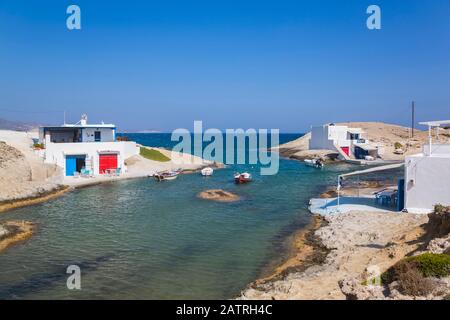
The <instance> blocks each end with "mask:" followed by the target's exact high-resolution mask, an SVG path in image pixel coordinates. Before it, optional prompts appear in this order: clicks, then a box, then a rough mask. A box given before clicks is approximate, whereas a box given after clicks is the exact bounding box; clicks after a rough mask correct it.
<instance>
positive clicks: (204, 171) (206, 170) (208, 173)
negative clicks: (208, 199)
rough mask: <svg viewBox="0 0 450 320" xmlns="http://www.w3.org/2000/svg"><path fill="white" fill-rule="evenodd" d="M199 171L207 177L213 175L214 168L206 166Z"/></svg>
mask: <svg viewBox="0 0 450 320" xmlns="http://www.w3.org/2000/svg"><path fill="white" fill-rule="evenodd" d="M200 172H201V173H202V176H204V177H209V176H212V175H213V172H214V170H213V168H210V167H206V168H203V169H202V170H201V171H200Z"/></svg>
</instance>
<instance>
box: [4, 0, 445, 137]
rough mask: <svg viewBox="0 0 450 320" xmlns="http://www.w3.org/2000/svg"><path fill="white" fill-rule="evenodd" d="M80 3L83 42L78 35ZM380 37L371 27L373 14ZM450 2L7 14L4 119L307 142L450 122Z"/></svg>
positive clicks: (125, 6)
mask: <svg viewBox="0 0 450 320" xmlns="http://www.w3.org/2000/svg"><path fill="white" fill-rule="evenodd" d="M70 4H77V5H79V6H80V8H81V13H82V17H81V18H82V30H75V31H69V30H68V29H67V28H66V18H67V14H66V8H67V7H68V6H69V5H70ZM370 4H377V5H379V6H380V7H381V9H382V29H381V30H378V31H371V30H368V29H367V28H366V19H367V17H368V15H367V14H366V8H367V7H368V6H369V5H370ZM449 14H450V2H449V1H448V0H433V1H426V0H409V1H404V0H389V1H375V0H371V1H365V0H340V1H338V0H308V1H301V0H296V1H282V0H278V1H261V0H260V1H245V0H241V1H230V0H227V1H221V0H217V1H211V0H209V1H189V0H183V1H181V0H180V1H170V0H165V1H162V0H161V1H131V0H130V1H92V0H89V1H87V0H72V1H64V0H54V1H48V0H42V1H24V0H2V1H1V2H0V118H7V119H12V120H25V121H37V122H45V123H61V122H62V118H63V116H62V114H63V110H67V118H68V120H71V121H77V120H78V118H79V116H80V114H81V113H87V114H88V115H89V119H90V120H91V121H93V122H94V121H95V122H96V121H100V120H104V121H105V122H113V123H116V124H117V125H118V126H119V128H120V129H123V130H131V131H134V130H144V129H156V130H161V131H170V130H172V129H175V128H180V127H181V128H192V126H193V121H194V120H203V121H204V125H205V126H206V127H209V128H211V127H215V128H221V129H223V128H238V127H243V128H279V129H280V130H281V131H284V132H303V131H305V130H307V129H308V128H309V127H310V125H316V124H321V123H324V122H339V121H347V120H348V121H386V122H392V123H398V124H406V125H409V123H410V114H409V112H410V111H409V110H410V103H411V100H415V101H416V104H417V119H418V120H430V119H444V118H445V119H446V118H450V112H449V111H450V88H449V84H450V81H449V80H450V59H449V57H450V19H449V18H448V17H449Z"/></svg>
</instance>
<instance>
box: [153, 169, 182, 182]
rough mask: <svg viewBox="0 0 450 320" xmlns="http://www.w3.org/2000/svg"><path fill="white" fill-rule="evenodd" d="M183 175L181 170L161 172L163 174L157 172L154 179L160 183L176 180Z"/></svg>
mask: <svg viewBox="0 0 450 320" xmlns="http://www.w3.org/2000/svg"><path fill="white" fill-rule="evenodd" d="M180 173H181V171H180V170H176V171H161V172H157V173H155V174H154V175H153V177H154V178H155V179H156V180H158V181H166V180H168V181H170V180H175V179H176V178H178V175H179V174H180Z"/></svg>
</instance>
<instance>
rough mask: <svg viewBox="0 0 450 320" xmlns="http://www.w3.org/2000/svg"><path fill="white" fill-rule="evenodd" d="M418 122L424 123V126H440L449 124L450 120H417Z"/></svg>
mask: <svg viewBox="0 0 450 320" xmlns="http://www.w3.org/2000/svg"><path fill="white" fill-rule="evenodd" d="M419 124H421V125H424V126H431V127H440V126H443V125H450V120H438V121H425V122H419Z"/></svg>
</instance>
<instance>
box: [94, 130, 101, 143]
mask: <svg viewBox="0 0 450 320" xmlns="http://www.w3.org/2000/svg"><path fill="white" fill-rule="evenodd" d="M94 140H95V142H100V141H101V140H102V133H101V132H100V131H95V132H94Z"/></svg>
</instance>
